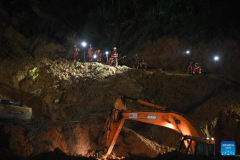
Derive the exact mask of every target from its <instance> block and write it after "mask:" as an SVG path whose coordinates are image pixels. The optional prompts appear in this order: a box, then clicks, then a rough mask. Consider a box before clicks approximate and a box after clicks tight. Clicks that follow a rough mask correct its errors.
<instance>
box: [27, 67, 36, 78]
mask: <svg viewBox="0 0 240 160" xmlns="http://www.w3.org/2000/svg"><path fill="white" fill-rule="evenodd" d="M37 69H38V68H37V67H34V68H33V69H32V70H29V74H30V76H32V78H33V80H34V81H35V79H36V78H37V77H38V73H37Z"/></svg>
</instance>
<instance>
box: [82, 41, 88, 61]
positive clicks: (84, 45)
mask: <svg viewBox="0 0 240 160" xmlns="http://www.w3.org/2000/svg"><path fill="white" fill-rule="evenodd" d="M82 46H83V48H85V47H86V46H87V43H86V42H82ZM83 61H84V62H85V50H84V49H83Z"/></svg>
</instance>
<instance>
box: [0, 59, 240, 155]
mask: <svg viewBox="0 0 240 160" xmlns="http://www.w3.org/2000/svg"><path fill="white" fill-rule="evenodd" d="M34 67H37V68H38V69H37V73H38V77H37V78H36V79H35V80H34V79H33V77H32V76H31V75H30V74H29V71H30V70H31V69H33V68H34ZM0 70H1V73H0V77H1V78H0V86H1V90H0V97H4V98H5V99H11V100H12V101H22V102H23V104H24V105H26V106H29V107H31V108H32V109H33V114H34V117H35V118H33V119H32V120H31V121H28V122H25V121H17V122H16V121H14V120H10V121H7V120H1V123H0V132H1V138H0V141H1V145H0V153H1V154H2V155H4V157H6V159H9V158H16V157H18V158H19V157H28V158H29V159H31V157H32V159H34V158H33V157H35V158H36V159H37V158H44V155H46V156H47V155H48V156H51V155H53V156H56V157H57V156H58V155H62V156H63V155H65V157H66V158H69V157H71V156H83V157H91V156H94V155H95V149H96V147H97V139H98V134H99V133H100V131H101V130H102V129H103V127H104V123H105V122H106V120H107V117H108V115H109V112H110V110H111V108H112V104H113V102H114V100H115V99H116V98H117V97H118V95H119V94H124V95H127V96H129V97H134V98H139V99H143V100H145V101H148V102H151V103H154V104H158V105H163V106H168V107H169V108H171V109H173V110H176V111H178V112H181V113H185V114H187V115H188V116H190V117H192V118H193V119H194V121H195V122H196V123H197V124H198V126H199V127H200V128H201V130H202V131H203V132H204V133H205V134H206V135H207V136H212V137H214V138H215V140H216V149H217V150H220V143H221V141H222V140H224V139H228V140H233V141H235V142H236V152H237V153H238V152H239V145H240V140H239V138H238V135H239V132H240V129H239V119H240V116H239V115H240V110H239V95H240V94H239V92H240V90H239V87H238V86H239V82H238V81H236V80H235V79H232V78H231V77H227V76H224V75H215V74H207V75H201V76H188V75H185V74H182V73H181V74H180V75H178V74H170V73H167V72H164V71H162V70H160V69H153V70H136V69H131V68H129V67H125V66H122V67H121V66H120V67H111V66H106V65H103V64H100V63H80V62H76V61H67V60H65V59H58V60H55V61H53V60H50V59H48V58H40V59H34V58H32V57H31V58H29V57H27V58H23V59H21V61H16V60H14V59H8V60H7V59H6V60H3V61H2V63H1V64H0ZM127 105H128V108H131V109H138V110H141V109H145V110H146V109H149V108H146V107H144V106H142V105H140V104H136V103H133V102H131V101H129V102H128V104H127ZM229 130H232V132H229ZM179 137H180V135H179V134H178V133H175V132H174V131H172V130H170V129H166V128H164V127H159V126H153V125H149V124H144V123H141V122H132V121H127V122H126V124H125V129H124V130H123V131H122V132H121V133H120V137H119V138H118V140H117V142H116V146H115V147H114V150H113V153H114V154H115V156H117V157H122V156H123V157H130V158H131V157H134V156H142V157H148V158H154V157H157V156H158V154H164V153H168V152H170V153H168V154H167V155H175V154H171V153H172V151H173V150H174V149H176V148H177V146H178V142H179ZM48 152H49V153H48ZM163 157H164V156H163ZM72 158H73V159H74V158H76V157H72ZM165 158H166V159H167V157H165ZM20 159H21V158H20Z"/></svg>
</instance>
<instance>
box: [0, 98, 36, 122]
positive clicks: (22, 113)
mask: <svg viewBox="0 0 240 160" xmlns="http://www.w3.org/2000/svg"><path fill="white" fill-rule="evenodd" d="M31 117H32V108H29V107H27V106H23V105H22V104H21V103H15V102H11V101H9V100H5V99H0V118H4V119H6V118H7V119H24V120H28V119H31Z"/></svg>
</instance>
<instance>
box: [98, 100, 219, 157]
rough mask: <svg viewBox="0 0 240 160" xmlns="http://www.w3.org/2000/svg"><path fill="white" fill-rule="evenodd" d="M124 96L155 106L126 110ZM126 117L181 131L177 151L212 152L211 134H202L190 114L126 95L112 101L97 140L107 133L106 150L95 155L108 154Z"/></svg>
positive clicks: (209, 153)
mask: <svg viewBox="0 0 240 160" xmlns="http://www.w3.org/2000/svg"><path fill="white" fill-rule="evenodd" d="M126 99H131V100H136V101H137V102H138V103H139V104H143V105H145V106H149V107H152V108H155V109H156V110H150V111H136V110H129V109H127V107H126ZM127 119H128V120H134V121H139V122H145V123H149V124H154V125H158V126H163V127H167V128H170V129H173V130H175V131H177V132H179V133H180V134H181V135H182V140H181V143H180V147H179V151H180V152H183V151H184V152H185V153H186V154H200V155H205V156H211V155H215V141H214V138H209V137H207V136H205V135H204V134H203V132H202V131H201V129H200V128H199V127H198V126H197V125H196V123H195V122H194V121H193V120H192V119H191V118H190V117H188V116H186V115H183V114H181V113H178V112H175V111H172V110H170V109H169V108H167V107H164V106H158V105H155V104H151V103H148V102H145V101H142V100H139V99H134V98H130V97H127V96H120V97H119V98H117V100H116V101H115V102H114V103H113V108H112V110H111V113H110V115H109V117H108V119H107V122H106V124H105V127H104V130H103V132H102V136H100V138H99V144H100V143H101V140H102V137H103V135H104V134H105V133H106V134H107V144H106V145H107V149H108V150H107V153H106V154H104V155H102V156H101V155H100V152H97V158H102V159H106V158H108V157H109V155H110V154H111V152H112V150H113V147H114V145H115V142H116V140H117V138H118V136H119V133H120V131H121V129H122V127H123V124H124V122H125V120H127Z"/></svg>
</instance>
